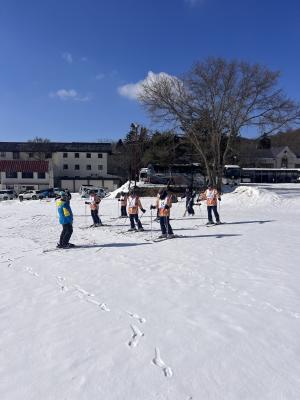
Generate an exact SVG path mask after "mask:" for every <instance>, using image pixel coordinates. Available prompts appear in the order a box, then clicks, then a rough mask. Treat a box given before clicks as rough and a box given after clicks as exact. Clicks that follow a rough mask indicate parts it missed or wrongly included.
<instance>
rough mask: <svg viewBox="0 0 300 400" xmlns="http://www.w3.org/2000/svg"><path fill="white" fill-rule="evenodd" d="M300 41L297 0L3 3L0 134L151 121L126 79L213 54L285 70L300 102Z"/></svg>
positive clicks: (92, 135) (88, 137)
mask: <svg viewBox="0 0 300 400" xmlns="http://www.w3.org/2000/svg"><path fill="white" fill-rule="evenodd" d="M299 43H300V2H299V1H297V0H286V1H284V2H283V1H274V0H260V1H259V0H169V1H166V0H151V1H143V0H139V1H138V0H109V1H104V0H26V1H25V0H0V71H1V73H0V140H14V141H17V140H27V139H30V138H33V137H34V136H41V137H48V138H50V139H51V140H57V141H69V140H73V141H94V140H98V139H102V140H108V139H118V138H122V137H124V136H125V134H126V132H127V131H128V128H129V125H130V123H131V122H137V123H141V124H145V125H147V126H149V127H150V128H154V125H153V124H152V123H151V121H150V120H149V119H148V117H147V116H146V115H145V113H144V111H143V109H142V108H141V107H140V106H139V104H138V103H137V102H136V101H135V100H134V99H131V98H130V89H132V88H134V86H133V87H131V86H126V85H128V84H136V83H137V82H139V81H142V80H143V79H145V78H146V76H147V75H148V73H149V71H153V72H154V73H161V72H165V73H168V74H174V75H176V74H181V73H183V72H185V71H187V70H188V69H189V68H190V66H191V65H192V64H193V62H194V61H197V60H201V59H204V58H206V57H208V56H222V57H226V58H228V59H232V58H237V59H243V60H246V61H250V62H259V63H263V64H265V65H267V66H269V67H270V68H271V69H276V70H278V69H279V70H281V71H282V78H281V85H282V87H283V88H284V89H285V90H286V92H287V93H288V94H289V95H290V96H291V97H293V98H295V99H297V100H300V80H299V74H300V72H299V71H300V57H299ZM124 86H125V88H124ZM121 87H123V91H122V90H120V88H121ZM128 89H129V90H128ZM127 95H129V97H128V96H127Z"/></svg>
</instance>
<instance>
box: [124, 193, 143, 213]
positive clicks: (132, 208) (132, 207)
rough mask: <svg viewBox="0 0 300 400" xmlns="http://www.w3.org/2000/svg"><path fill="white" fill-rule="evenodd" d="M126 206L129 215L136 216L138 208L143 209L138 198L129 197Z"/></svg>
mask: <svg viewBox="0 0 300 400" xmlns="http://www.w3.org/2000/svg"><path fill="white" fill-rule="evenodd" d="M127 204H128V212H129V214H137V213H138V211H139V208H143V207H142V204H141V202H140V198H139V197H138V196H129V197H128V198H127Z"/></svg>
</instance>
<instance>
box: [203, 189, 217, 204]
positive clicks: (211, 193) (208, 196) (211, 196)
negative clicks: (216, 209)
mask: <svg viewBox="0 0 300 400" xmlns="http://www.w3.org/2000/svg"><path fill="white" fill-rule="evenodd" d="M218 197H220V194H219V193H218V191H217V190H216V189H212V190H209V189H206V190H205V192H204V193H202V195H201V199H203V200H206V202H207V205H208V206H216V205H217V204H218Z"/></svg>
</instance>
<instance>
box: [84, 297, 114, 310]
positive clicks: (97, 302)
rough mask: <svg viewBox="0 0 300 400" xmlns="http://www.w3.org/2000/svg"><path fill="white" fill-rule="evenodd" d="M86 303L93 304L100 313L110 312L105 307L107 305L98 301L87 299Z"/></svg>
mask: <svg viewBox="0 0 300 400" xmlns="http://www.w3.org/2000/svg"><path fill="white" fill-rule="evenodd" d="M87 302H88V303H92V304H95V305H96V306H98V307H100V308H101V310H102V311H106V312H109V311H110V309H109V308H108V307H107V305H106V304H105V303H100V302H99V301H97V300H93V299H87Z"/></svg>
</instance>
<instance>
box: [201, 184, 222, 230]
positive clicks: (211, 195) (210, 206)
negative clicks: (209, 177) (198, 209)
mask: <svg viewBox="0 0 300 400" xmlns="http://www.w3.org/2000/svg"><path fill="white" fill-rule="evenodd" d="M199 199H201V200H206V203H207V214H208V222H207V224H206V225H214V221H213V218H212V212H213V213H214V216H215V219H216V224H220V223H221V222H220V216H219V213H218V210H217V206H218V200H219V201H221V195H220V193H219V192H218V191H217V189H216V188H215V187H214V186H213V185H212V184H211V183H209V184H208V185H207V189H206V190H205V191H204V192H203V193H200V195H199V198H198V200H199Z"/></svg>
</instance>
